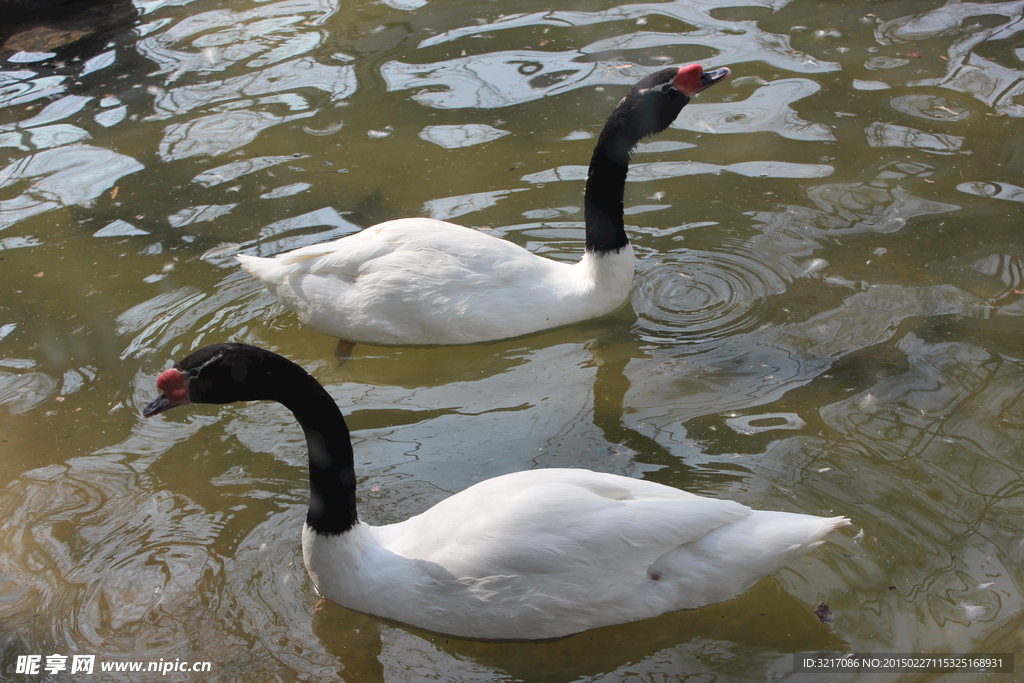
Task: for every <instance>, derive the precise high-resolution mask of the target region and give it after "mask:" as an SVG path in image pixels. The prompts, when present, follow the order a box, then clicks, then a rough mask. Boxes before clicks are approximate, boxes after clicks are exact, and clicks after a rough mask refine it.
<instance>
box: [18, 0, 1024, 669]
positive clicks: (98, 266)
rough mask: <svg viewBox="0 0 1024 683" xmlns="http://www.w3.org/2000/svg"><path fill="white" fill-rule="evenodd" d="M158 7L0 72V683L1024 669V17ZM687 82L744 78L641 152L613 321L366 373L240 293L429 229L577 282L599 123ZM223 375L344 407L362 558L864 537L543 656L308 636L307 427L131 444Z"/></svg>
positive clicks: (379, 627)
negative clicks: (301, 390)
mask: <svg viewBox="0 0 1024 683" xmlns="http://www.w3.org/2000/svg"><path fill="white" fill-rule="evenodd" d="M135 8H136V9H137V11H138V15H139V16H138V17H137V19H136V20H135V23H134V25H132V26H131V27H130V28H129V29H125V30H121V31H120V32H114V33H113V35H112V37H109V38H108V37H104V39H103V40H102V41H100V42H98V43H95V44H93V45H91V47H90V48H89V49H91V52H88V53H81V52H74V53H73V52H65V51H63V50H62V49H61V48H55V49H54V51H53V53H52V55H51V56H47V55H48V54H50V53H42V52H33V51H31V50H26V49H20V51H13V50H11V51H8V52H6V53H4V54H3V55H0V106H2V109H0V287H2V290H3V296H2V297H0V410H2V411H3V412H5V413H6V418H5V419H4V423H3V427H2V428H0V443H2V448H0V471H2V472H3V475H4V476H3V478H2V483H3V487H2V488H0V509H2V510H3V516H2V522H0V678H4V679H7V678H12V677H13V678H15V679H17V677H16V676H15V674H13V673H12V672H13V670H14V667H15V664H16V660H17V657H18V656H19V655H26V654H40V655H44V656H45V655H48V654H53V653H63V654H67V655H72V654H95V655H96V656H97V658H98V660H105V661H134V660H138V661H142V660H145V661H157V660H160V659H164V660H171V659H174V658H180V659H183V660H188V661H197V660H204V661H211V662H212V663H213V669H212V672H213V676H212V679H215V680H268V679H271V678H281V679H303V680H337V679H342V680H348V681H352V680H388V681H397V680H419V679H423V678H429V677H435V678H440V679H444V680H466V681H470V680H472V681H479V680H531V681H532V680H538V681H539V680H559V681H562V680H564V681H572V680H595V681H596V680H625V679H630V680H632V679H635V678H640V679H644V680H648V679H651V680H654V679H659V680H660V679H663V678H669V679H672V680H682V679H687V678H693V679H694V680H698V679H699V680H704V679H705V678H707V676H709V675H710V676H713V677H715V678H716V680H764V679H767V678H775V677H779V678H781V677H788V676H789V675H790V674H791V673H792V658H791V657H790V656H789V655H790V653H793V652H802V651H815V650H830V651H874V652H923V653H934V652H1019V651H1020V649H1021V645H1022V641H1021V634H1020V632H1019V616H1018V615H1019V614H1020V610H1021V609H1022V608H1024V599H1022V595H1024V591H1022V582H1024V574H1022V573H1021V567H1022V566H1024V546H1022V544H1021V540H1020V529H1021V528H1022V527H1024V518H1022V509H1024V508H1022V505H1021V502H1020V501H1021V500H1024V498H1022V496H1024V490H1022V477H1021V472H1022V470H1024V453H1022V450H1021V443H1022V442H1024V439H1022V436H1024V435H1022V426H1024V401H1022V398H1021V396H1022V393H1021V392H1022V389H1021V387H1022V386H1024V377H1022V374H1024V361H1022V358H1021V351H1020V350H1021V348H1024V345H1022V344H1021V336H1022V332H1024V330H1022V327H1021V323H1020V321H1021V314H1022V312H1024V304H1022V301H1024V270H1022V263H1024V247H1022V243H1021V237H1020V221H1021V213H1020V212H1021V202H1022V201H1024V134H1021V133H1020V132H1019V129H1020V126H1019V123H1018V121H1019V120H1020V117H1021V116H1024V109H1022V106H1024V101H1022V96H1024V95H1022V93H1024V67H1022V64H1021V60H1022V59H1024V53H1022V51H1021V49H1020V48H1018V47H1016V44H1017V42H1019V41H1018V38H1019V35H1020V30H1021V28H1022V26H1024V24H1022V23H1021V21H1020V16H1021V10H1022V3H1020V2H993V3H948V4H943V3H939V2H931V1H925V2H920V3H916V4H915V5H913V7H908V6H903V5H901V4H899V3H895V4H893V3H889V4H885V3H882V4H879V3H875V4H872V5H870V6H864V7H861V6H853V5H848V4H846V5H843V4H841V3H832V5H830V6H829V5H826V6H822V5H820V4H813V3H808V2H804V1H803V0H792V1H790V2H786V1H785V0H782V1H773V2H768V1H762V0H750V1H744V2H731V3H724V2H715V1H714V0H708V1H706V2H699V3H694V2H692V1H690V2H665V3H642V4H633V5H621V6H618V7H612V6H609V5H597V4H593V3H590V4H588V3H575V4H572V3H570V4H563V5H555V6H550V5H548V6H541V5H536V4H530V3H527V4H525V5H521V6H517V7H516V12H515V13H507V9H506V13H502V10H501V8H499V7H496V6H493V5H491V4H487V3H474V2H446V3H445V2H439V1H438V0H427V1H424V0H388V1H387V2H383V3H360V4H355V3H349V4H344V3H338V2H334V1H333V0H277V1H275V0H271V1H269V2H250V1H248V0H239V1H238V2H232V3H215V2H207V1H205V0H192V1H191V2H190V1H188V0H174V1H164V0H154V1H150V0H146V1H142V0H136V2H135ZM688 61H702V62H704V63H706V64H708V65H713V66H719V65H722V66H725V65H727V66H729V67H731V68H732V69H733V71H734V78H733V80H731V81H730V82H729V83H728V84H723V85H719V86H718V88H715V89H714V90H711V91H709V92H708V93H705V94H704V95H702V96H701V97H700V98H698V99H697V100H696V101H695V102H694V103H693V104H692V105H690V106H689V107H687V108H686V109H685V110H684V112H683V114H682V115H681V116H680V118H679V120H678V121H677V122H676V124H675V126H674V128H673V129H672V130H669V131H666V133H664V134H663V135H661V136H659V138H658V139H657V140H656V141H651V142H650V143H649V144H647V145H645V146H643V147H641V148H640V149H639V150H638V152H637V154H636V155H635V158H634V162H635V163H634V165H633V167H632V169H631V173H630V177H629V180H630V181H631V182H630V183H628V184H627V188H626V204H627V217H626V220H627V224H628V226H629V232H630V237H631V240H632V242H633V244H634V247H635V250H636V252H637V255H638V264H637V274H636V281H635V285H634V288H633V293H632V297H631V303H630V305H629V306H627V307H625V308H624V309H622V310H620V311H618V312H617V313H615V314H614V315H612V316H609V317H608V318H606V319H603V320H599V321H591V322H588V323H583V324H580V325H576V326H572V327H570V328H566V329H559V330H554V331H549V332H544V333H541V334H537V335H533V336H529V337H525V338H520V339H512V340H506V341H501V342H495V343H490V344H483V345H478V346H470V347H462V348H381V347H371V346H357V347H356V349H355V351H354V357H353V359H352V360H350V361H349V362H348V363H346V364H345V365H343V366H340V367H339V366H338V365H337V362H336V361H335V360H334V358H333V355H332V354H333V348H334V340H331V339H327V338H325V337H322V336H320V335H318V334H316V333H314V332H311V331H309V330H306V329H304V328H302V327H301V326H300V325H299V324H298V322H297V321H296V319H295V317H294V316H293V315H292V314H290V313H288V312H287V311H285V310H284V309H283V308H281V307H280V306H278V305H277V304H276V303H275V302H274V301H273V300H272V299H271V298H270V296H269V295H268V294H267V293H266V292H264V291H263V290H262V289H261V288H260V287H259V286H257V285H256V284H255V283H254V282H253V281H252V280H250V279H249V278H248V277H247V276H245V274H244V273H242V272H241V271H239V270H238V269H237V268H236V267H235V265H234V258H233V257H234V255H235V254H236V253H240V252H245V253H254V254H259V255H271V254H276V253H279V252H281V251H285V250H288V249H292V248H295V247H298V246H303V245H306V244H313V243H317V242H320V241H324V240H328V239H334V238H337V237H340V236H342V235H346V234H350V233H352V232H355V231H357V230H359V229H361V228H363V227H366V226H368V225H372V224H373V223H376V222H379V221H382V220H386V219H390V218H397V217H402V216H413V215H429V216H432V217H435V218H442V219H447V220H457V221H458V222H461V223H463V224H465V225H469V226H472V227H476V228H479V229H483V230H489V231H491V233H492V234H495V235H497V236H500V237H502V238H504V239H508V240H511V241H514V242H516V243H519V244H522V245H524V246H526V247H528V248H529V249H531V250H532V251H534V252H536V253H540V254H544V255H546V256H549V257H552V258H557V259H563V260H572V259H576V258H578V257H579V256H580V254H581V252H582V225H583V223H582V221H583V216H582V196H581V193H582V188H583V179H584V177H585V174H586V170H585V169H586V163H587V160H588V159H589V151H590V148H591V146H592V145H593V142H594V136H595V135H596V134H597V132H598V131H599V130H600V126H601V124H602V123H603V119H604V117H605V116H606V115H607V112H609V111H610V110H611V107H612V106H613V105H614V104H615V102H617V101H618V99H619V98H620V97H621V96H622V95H623V94H624V93H625V90H626V87H628V86H629V85H630V84H632V83H633V82H634V81H636V80H637V79H638V78H639V77H641V76H642V75H643V74H646V73H649V72H650V71H651V70H653V69H656V68H659V67H661V66H663V65H665V64H680V63H685V62H688ZM224 339H237V340H243V341H248V342H252V343H257V344H260V345H263V346H267V347H270V348H273V349H275V350H277V351H279V352H281V353H283V354H285V355H287V356H289V357H291V358H293V359H295V360H297V361H299V362H301V363H302V364H303V365H304V366H305V367H306V368H308V369H309V370H310V371H311V372H313V373H314V374H315V375H316V376H317V377H318V378H319V379H320V380H321V381H322V382H323V383H324V384H325V385H326V386H327V387H328V389H329V391H330V392H331V393H332V395H333V396H334V397H335V398H336V399H337V400H338V401H339V403H340V404H341V406H342V408H343V410H344V412H345V413H346V415H347V416H349V422H350V426H351V428H352V430H353V435H354V439H355V441H356V451H357V459H358V463H357V471H358V473H359V475H360V477H361V481H360V492H361V501H360V502H361V506H362V508H361V509H362V511H363V515H364V517H365V518H366V519H367V521H369V522H374V523H386V522H391V521H396V520H400V519H404V518H405V517H407V516H409V515H411V514H415V513H417V512H419V511H421V510H423V509H425V508H427V507H429V506H430V505H432V504H434V503H435V502H437V501H438V500H440V499H442V498H444V497H445V496H447V495H449V494H451V493H452V492H455V491H458V490H461V489H462V488H465V487H466V486H468V485H470V484H472V483H473V482H476V481H479V480H481V479H483V478H486V477H490V476H495V475H497V474H501V473H504V472H509V471H514V470H518V469H523V468H533V467H553V466H581V467H589V468H592V469H596V470H601V471H611V472H618V473H623V474H627V475H630V476H636V477H646V478H649V479H652V480H656V481H660V482H663V483H667V484H670V485H674V486H679V487H686V488H689V489H691V490H694V491H696V492H699V493H704V494H706V495H714V496H723V497H730V498H734V499H737V500H739V501H741V502H743V503H746V504H749V505H751V506H755V507H762V508H775V509H784V510H790V511H802V512H808V513H813V514H830V513H831V514H845V515H848V516H850V517H851V518H852V519H853V520H854V523H855V525H854V527H852V529H851V530H850V531H849V532H840V533H836V534H833V535H832V537H831V540H830V542H829V543H828V544H826V545H825V546H823V547H822V548H820V549H818V550H817V551H815V552H814V553H812V554H811V555H809V556H807V557H805V558H804V559H802V560H800V561H798V562H795V563H793V564H792V565H791V566H789V567H787V568H785V569H784V570H782V571H779V572H776V573H775V574H774V575H772V576H771V577H769V578H768V579H766V580H764V581H762V582H760V583H759V584H757V585H756V586H755V587H754V588H753V589H752V590H751V591H750V592H748V593H747V594H745V595H743V596H741V597H740V598H738V599H736V600H733V601H731V602H729V603H726V604H723V605H716V606H711V607H708V608H705V609H701V610H697V611H694V612H688V613H681V614H673V615H666V616H664V617H661V618H658V619H655V620H650V621H647V622H642V623H638V624H630V625H625V626H619V627H613V628H607V629H601V630H598V631H594V632H590V633H586V634H581V635H578V636H574V637H570V638H566V639H562V640H560V641H556V642H549V643H534V644H522V643H478V642H469V641H458V640H454V639H450V638H444V637H438V636H434V635H432V634H429V633H424V632H419V631H415V630H411V629H407V628H404V627H402V626H401V625H397V624H389V623H383V622H381V621H379V620H377V619H373V618H370V617H366V616H363V615H359V614H355V613H352V612H349V611H347V610H345V609H343V608H340V607H337V606H335V605H319V604H318V602H317V596H316V595H315V593H314V591H313V589H312V586H311V584H310V582H309V580H308V578H307V577H306V575H305V571H304V569H303V567H302V560H301V551H300V547H299V529H300V527H301V523H302V519H303V515H304V510H305V504H306V484H305V481H306V472H305V450H304V443H303V441H302V437H301V434H300V433H299V431H298V429H297V428H296V427H295V426H294V425H293V423H292V420H291V418H290V416H289V415H288V414H287V413H286V411H285V410H284V409H283V408H281V407H280V406H277V405H264V404H248V405H239V406H234V407H231V408H225V409H223V410H216V409H214V408H212V407H210V408H208V409H204V410H196V411H193V412H192V413H190V414H189V415H187V416H186V415H183V416H172V417H170V418H167V419H156V420H150V421H146V422H143V421H142V420H141V418H140V417H139V409H140V408H141V406H143V405H145V404H146V403H147V402H148V401H149V400H150V398H152V397H153V396H154V395H155V393H156V387H155V377H156V374H157V373H158V372H159V371H160V370H162V369H164V368H165V367H166V366H167V365H168V364H169V363H170V362H171V361H172V360H174V359H177V358H180V357H182V356H183V355H184V354H185V353H187V352H188V351H189V350H191V349H194V348H197V347H199V346H202V345H204V344H207V343H212V342H215V341H221V340H224ZM822 602H825V603H827V604H828V605H829V607H830V608H831V611H832V616H833V621H831V622H828V623H825V622H822V621H821V620H820V619H819V618H818V617H817V616H816V615H815V613H814V611H815V608H816V607H817V605H818V604H819V603H822ZM106 675H108V676H110V677H111V679H112V680H132V679H131V678H129V676H128V674H123V675H121V674H118V675H114V674H106ZM118 676H120V678H118ZM56 678H57V679H60V680H63V679H65V678H66V679H69V680H70V679H71V676H70V674H67V672H65V673H64V674H63V675H62V674H59V673H58V674H57V675H56ZM850 678H851V679H852V678H856V677H855V676H850ZM888 678H896V676H888V675H881V674H872V675H871V680H873V681H875V680H886V679H888Z"/></svg>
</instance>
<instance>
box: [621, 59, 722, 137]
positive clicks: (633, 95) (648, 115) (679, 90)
mask: <svg viewBox="0 0 1024 683" xmlns="http://www.w3.org/2000/svg"><path fill="white" fill-rule="evenodd" d="M731 73H732V72H731V71H729V69H728V68H725V67H723V68H721V69H714V70H713V71H704V69H703V68H702V67H701V65H700V64H689V65H687V66H684V67H682V68H676V67H670V68H668V69H662V70H661V71H657V72H655V73H653V74H651V75H650V76H647V77H646V78H644V79H643V80H642V81H640V82H639V83H637V84H636V85H635V86H634V87H633V89H632V90H630V91H629V94H628V95H626V97H625V98H623V100H622V102H621V103H620V104H619V108H621V109H623V110H624V111H623V112H622V113H623V115H624V116H625V117H626V118H627V119H629V120H630V122H631V126H632V127H633V128H634V132H635V135H636V138H637V139H638V140H639V139H642V138H645V137H647V136H648V135H654V134H656V133H660V132H661V131H663V130H665V129H666V128H668V127H669V126H670V125H672V122H673V121H675V120H676V117H677V116H679V112H681V111H682V110H683V107H685V106H686V105H687V104H689V103H690V100H691V99H692V98H693V96H694V95H696V94H697V93H699V92H701V91H702V90H705V89H707V88H710V87H711V86H713V85H714V84H715V83H718V82H720V81H724V80H725V79H726V78H728V77H729V74H731Z"/></svg>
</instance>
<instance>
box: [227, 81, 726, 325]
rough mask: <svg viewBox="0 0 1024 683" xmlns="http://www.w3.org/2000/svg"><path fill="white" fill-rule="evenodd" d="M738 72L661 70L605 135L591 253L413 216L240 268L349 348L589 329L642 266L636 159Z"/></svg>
mask: <svg viewBox="0 0 1024 683" xmlns="http://www.w3.org/2000/svg"><path fill="white" fill-rule="evenodd" d="M729 74H730V71H729V69H727V68H720V69H715V70H713V71H705V70H704V69H703V68H702V67H701V66H700V65H699V64H690V65H688V66H684V67H682V68H677V67H670V68H667V69H662V70H660V71H657V72H655V73H653V74H651V75H649V76H647V77H646V78H644V79H643V80H641V81H640V82H639V83H637V84H636V85H635V86H634V87H633V88H632V89H631V90H630V91H629V92H628V93H627V94H626V96H625V97H623V98H622V100H621V101H620V102H619V103H618V105H616V107H615V109H614V110H613V111H612V114H611V116H609V118H608V121H607V122H606V123H605V125H604V128H603V129H602V131H601V134H600V135H599V136H598V139H597V143H596V145H595V147H594V152H593V155H592V157H591V160H590V166H589V170H588V174H587V182H586V187H585V190H584V194H583V204H584V221H585V225H586V244H585V247H586V248H585V251H584V254H583V256H582V258H581V259H580V260H579V261H577V262H575V263H569V262H563V261H554V260H551V259H548V258H544V257H541V256H537V255H535V254H533V253H531V252H530V251H527V250H526V249H524V248H522V247H520V246H519V245H516V244H513V243H512V242H508V241H506V240H503V239H499V238H496V237H494V236H492V235H488V234H486V233H483V232H480V231H477V230H471V229H469V228H464V227H462V226H459V225H455V224H453V223H447V222H444V221H439V220H433V219H430V218H406V219H400V220H394V221H388V222H385V223H381V224H379V225H375V226H373V227H369V228H366V229H364V230H361V231H359V232H357V233H355V234H352V235H349V236H347V237H343V238H341V239H338V240H335V241H333V242H326V243H323V244H314V245H311V246H308V247H302V248H300V249H296V250H294V251H290V252H286V253H283V254H279V255H277V256H274V257H272V258H260V257H257V256H252V255H248V254H239V255H238V257H237V258H238V261H239V263H240V264H241V267H242V268H243V269H245V270H246V271H247V272H248V273H249V274H250V275H252V276H253V277H254V278H256V279H257V280H258V281H259V282H261V283H262V284H263V285H264V286H265V287H266V288H267V289H268V290H269V291H270V293H271V294H272V295H273V296H274V297H275V298H276V299H277V300H278V301H280V302H281V303H282V304H284V305H285V306H286V307H287V308H289V309H291V310H292V311H294V312H295V313H296V314H297V315H298V317H299V319H300V320H301V321H302V322H303V323H305V324H306V325H308V326H310V327H312V328H313V329H315V330H317V331H319V332H322V333H324V334H328V335H331V336H334V337H337V338H339V339H342V340H345V341H348V342H364V343H372V344H391V345H395V344H399V345H400V344H468V343H475V342H483V341H491V340H495V339H507V338H511V337H517V336H520V335H524V334H529V333H532V332H537V331H539V330H544V329H548V328H553V327H558V326H562V325H567V324H571V323H575V322H579V321H582V320H590V319H593V318H599V317H601V316H604V315H607V314H609V313H611V312H613V311H615V310H616V309H618V308H619V307H621V306H622V305H623V304H624V303H625V302H626V300H627V299H628V297H629V290H630V286H631V284H632V282H633V271H634V257H633V248H632V247H631V246H630V244H629V238H628V237H627V235H626V229H625V224H624V221H623V192H624V189H625V183H626V175H627V173H628V170H629V158H630V152H631V151H632V150H633V148H634V147H635V146H636V145H637V143H638V142H639V141H640V140H642V139H643V138H645V137H647V136H650V135H655V134H657V133H660V132H661V131H663V130H665V129H666V128H667V127H668V126H669V125H671V124H672V122H673V121H674V120H675V118H676V116H678V114H679V112H680V111H681V110H682V109H683V107H684V106H686V105H687V104H688V103H689V102H690V99H691V98H692V97H694V96H695V95H696V94H697V93H699V92H701V91H702V90H705V89H706V88H709V87H711V86H712V85H714V84H715V83H719V82H721V81H722V80H724V79H726V78H727V77H728V76H729Z"/></svg>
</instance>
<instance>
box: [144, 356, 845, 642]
mask: <svg viewBox="0 0 1024 683" xmlns="http://www.w3.org/2000/svg"><path fill="white" fill-rule="evenodd" d="M157 386H158V388H159V389H160V390H161V391H162V395H161V396H160V397H159V398H157V399H156V400H154V401H153V402H152V403H150V404H149V405H148V406H146V408H145V409H144V410H143V414H144V415H145V416H146V417H151V416H153V415H156V414H158V413H161V412H163V411H165V410H167V409H169V408H172V407H174V406H181V405H185V404H188V403H214V404H223V403H232V402H235V401H252V400H270V401H277V402H279V403H282V404H283V405H284V406H285V407H287V408H288V409H289V410H291V411H292V413H294V415H295V417H296V419H297V420H298V422H299V424H300V425H301V427H302V429H303V431H304V433H305V436H306V444H307V447H308V450H309V484H310V502H309V511H308V513H307V515H306V522H305V525H304V526H303V529H302V555H303V559H304V560H305V565H306V570H307V571H308V572H309V575H310V577H311V578H312V579H313V582H314V583H315V584H316V587H317V589H318V590H319V591H320V593H321V594H322V595H324V596H325V597H327V598H328V599H330V600H332V601H334V602H337V603H339V604H341V605H344V606H345V607H349V608H351V609H354V610H358V611H360V612H365V613H368V614H373V615H376V616H380V617H384V618H387V619H393V620H395V621H399V622H403V623H406V624H411V625H413V626H418V627H420V628H423V629H427V630H430V631H435V632H439V633H445V634H450V635H453V636H461V637H467V638H500V639H531V640H532V639H542V638H554V637H558V636H564V635H569V634H571V633H577V632H579V631H585V630H587V629H591V628H596V627H599V626H607V625H611V624H621V623H625V622H629V621H635V620H638V619H645V618H648V617H653V616H656V615H659V614H662V613H664V612H671V611H675V610H680V609H690V608H696V607H700V606H702V605H706V604H709V603H713V602H720V601H723V600H727V599H729V598H732V597H734V596H736V595H738V594H739V593H741V592H742V591H744V590H746V589H747V588H749V587H750V586H752V585H753V584H754V583H755V582H756V581H757V580H758V579H760V578H761V577H763V576H764V575H766V574H769V573H771V572H772V571H775V570H776V569H778V568H779V567H781V566H782V565H784V564H785V563H787V562H789V561H790V560H792V559H794V558H796V557H799V556H801V555H803V554H804V553H806V552H808V551H809V550H811V549H812V548H814V547H816V546H818V545H820V544H821V543H822V542H823V540H822V539H823V538H824V537H825V535H826V534H828V533H829V532H830V531H832V530H833V529H835V528H837V527H840V526H843V525H846V524H849V521H848V520H847V519H846V518H844V517H831V518H823V517H814V516H810V515H803V514H792V513H786V512H765V511H757V510H751V509H750V508H748V507H746V506H744V505H741V504H739V503H736V502H732V501H728V500H716V499H712V498H703V497H701V496H697V495H694V494H691V493H687V492H685V491H681V490H679V489H674V488H671V487H668V486H664V485H661V484H657V483H654V482H649V481H643V480H639V479H631V478H628V477H622V476H618V475H614V474H603V473H599V472H591V471H589V470H582V469H539V470H528V471H523V472H516V473H513V474H506V475H503V476H500V477H495V478H493V479H488V480H486V481H484V482H481V483H479V484H475V485H473V486H471V487H470V488H468V489H466V490H464V491H462V492H461V493H457V494H455V495H454V496H451V497H450V498H447V499H446V500H443V501H441V502H440V503H438V504H437V505H435V506H434V507H432V508H430V509H429V510H427V511H426V512H423V513H421V514H419V515H416V516H415V517H411V518H409V519H407V520H405V521H404V522H399V523H397V524H389V525H386V526H380V527H374V526H370V525H368V524H365V523H364V522H361V521H360V520H359V517H358V515H357V512H356V475H355V470H354V468H353V453H352V443H351V441H350V439H349V432H348V428H347V427H346V425H345V420H344V418H343V417H342V414H341V411H340V410H339V409H338V406H337V404H335V402H334V400H333V399H332V398H331V396H330V394H328V393H327V391H326V390H325V389H324V388H323V387H322V386H321V385H320V384H319V383H318V382H317V381H316V380H315V379H314V378H313V377H312V376H311V375H309V374H308V373H307V372H306V371H305V370H303V369H302V368H301V367H299V366H298V365H296V364H295V363H293V362H291V361H289V360H287V359H285V358H284V357H282V356H279V355H277V354H276V353H272V352H270V351H266V350H264V349H260V348H257V347H254V346H249V345H246V344H216V345H213V346H208V347H206V348H203V349H200V350H198V351H196V352H194V353H193V354H191V355H189V356H188V357H187V358H185V359H183V360H182V361H180V362H178V363H177V364H175V365H174V367H172V368H170V369H169V370H166V371H165V372H163V373H162V374H161V375H160V377H159V378H158V379H157Z"/></svg>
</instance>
